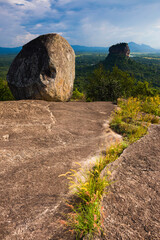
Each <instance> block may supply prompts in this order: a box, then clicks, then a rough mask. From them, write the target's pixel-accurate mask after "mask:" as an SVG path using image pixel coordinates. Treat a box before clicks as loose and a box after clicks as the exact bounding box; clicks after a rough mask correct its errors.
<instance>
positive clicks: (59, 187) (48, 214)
mask: <svg viewBox="0 0 160 240" xmlns="http://www.w3.org/2000/svg"><path fill="white" fill-rule="evenodd" d="M114 108H115V105H113V104H112V103H108V102H92V103H87V102H83V103H81V102H64V103H63V102H46V101H35V100H31V101H30V100H28V101H26V100H25V101H24V100H23V101H12V102H0V166H1V167H0V196H1V197H0V239H3V240H22V239H23V240H49V239H53V240H57V239H58V240H60V239H65V240H72V239H75V238H74V237H73V235H72V234H71V233H70V232H66V231H65V229H64V225H62V224H60V221H59V220H61V219H63V218H65V217H66V214H65V213H66V211H67V210H66V199H67V198H68V196H69V190H68V181H66V178H65V177H58V176H59V175H60V174H62V173H66V172H67V171H69V170H70V169H71V168H72V169H77V168H78V165H77V164H76V163H75V162H79V163H81V164H82V166H83V164H84V163H85V162H86V161H87V160H88V159H90V157H91V158H92V157H93V156H95V154H97V152H99V150H100V148H101V145H102V144H104V147H105V143H104V142H105V138H106V134H107V138H108V141H109V142H112V141H113V140H114V136H112V134H109V135H108V133H107V132H106V125H105V126H104V123H105V122H106V120H107V118H108V117H109V116H110V114H111V111H112V110H113V109H114ZM115 141H116V139H115Z"/></svg>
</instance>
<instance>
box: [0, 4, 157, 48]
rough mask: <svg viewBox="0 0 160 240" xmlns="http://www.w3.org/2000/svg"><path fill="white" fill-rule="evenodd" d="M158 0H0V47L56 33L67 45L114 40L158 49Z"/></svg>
mask: <svg viewBox="0 0 160 240" xmlns="http://www.w3.org/2000/svg"><path fill="white" fill-rule="evenodd" d="M159 10H160V2H159V0H152V1H150V0H123V1H119V0H99V1H97V0H81V1H78V0H0V13H1V14H0V35H1V38H0V46H1V47H16V46H21V45H24V44H25V43H26V42H28V41H30V40H32V39H33V38H35V37H37V36H39V35H41V34H46V33H51V32H57V33H59V34H61V35H62V36H63V37H65V38H66V39H67V40H68V41H69V43H70V44H72V45H73V44H77V45H86V46H110V45H112V44H115V43H117V42H122V41H123V42H130V41H134V42H136V43H139V44H140V43H144V44H148V45H150V46H152V47H154V48H160V41H159V37H160V16H159Z"/></svg>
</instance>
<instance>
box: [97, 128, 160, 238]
mask: <svg viewBox="0 0 160 240" xmlns="http://www.w3.org/2000/svg"><path fill="white" fill-rule="evenodd" d="M110 169H111V170H112V181H113V183H112V184H111V187H110V189H109V194H107V195H106V197H105V198H104V201H103V207H104V215H105V221H104V229H105V238H101V239H109V240H119V239H123V240H128V239H130V240H135V239H136V240H142V239H146V240H152V239H154V240H159V236H160V228H159V226H160V212H159V209H160V186H159V184H160V125H157V126H156V125H155V126H151V127H150V129H149V134H147V135H146V136H144V137H143V138H142V139H140V140H139V141H137V142H136V143H134V144H132V145H130V146H129V147H128V148H127V149H126V150H125V151H124V153H123V154H122V155H121V157H120V158H119V159H117V160H116V161H115V162H114V163H112V164H111V166H110Z"/></svg>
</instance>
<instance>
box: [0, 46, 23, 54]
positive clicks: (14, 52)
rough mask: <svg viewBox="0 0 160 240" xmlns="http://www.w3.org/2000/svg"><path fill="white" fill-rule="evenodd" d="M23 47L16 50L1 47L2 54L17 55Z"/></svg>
mask: <svg viewBox="0 0 160 240" xmlns="http://www.w3.org/2000/svg"><path fill="white" fill-rule="evenodd" d="M21 49H22V47H16V48H3V47H0V54H16V53H19V52H20V51H21Z"/></svg>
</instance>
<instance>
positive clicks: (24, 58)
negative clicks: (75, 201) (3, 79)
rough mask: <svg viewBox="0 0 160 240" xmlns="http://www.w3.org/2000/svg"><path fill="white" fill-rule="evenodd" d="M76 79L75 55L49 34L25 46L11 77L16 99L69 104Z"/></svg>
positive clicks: (13, 65)
mask: <svg viewBox="0 0 160 240" xmlns="http://www.w3.org/2000/svg"><path fill="white" fill-rule="evenodd" d="M74 78H75V53H74V51H73V49H72V47H71V46H70V45H69V43H68V42H67V41H66V40H65V39H64V38H63V37H61V36H60V35H58V34H46V35H42V36H39V37H38V38H36V39H34V40H32V41H30V42H29V43H27V44H26V45H24V46H23V48H22V50H21V51H20V53H19V54H18V55H17V56H16V58H15V59H14V61H13V62H12V64H11V66H10V69H9V71H8V74H7V81H8V85H9V87H10V89H11V92H12V93H13V95H14V97H15V98H16V99H18V100H19V99H42V100H48V101H68V100H69V99H70V97H71V95H72V90H73V83H74Z"/></svg>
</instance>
